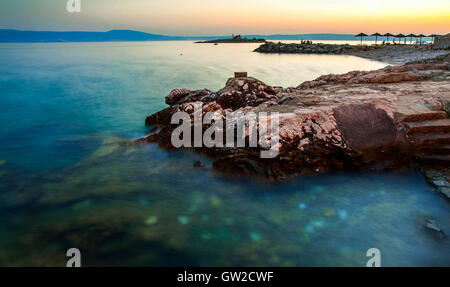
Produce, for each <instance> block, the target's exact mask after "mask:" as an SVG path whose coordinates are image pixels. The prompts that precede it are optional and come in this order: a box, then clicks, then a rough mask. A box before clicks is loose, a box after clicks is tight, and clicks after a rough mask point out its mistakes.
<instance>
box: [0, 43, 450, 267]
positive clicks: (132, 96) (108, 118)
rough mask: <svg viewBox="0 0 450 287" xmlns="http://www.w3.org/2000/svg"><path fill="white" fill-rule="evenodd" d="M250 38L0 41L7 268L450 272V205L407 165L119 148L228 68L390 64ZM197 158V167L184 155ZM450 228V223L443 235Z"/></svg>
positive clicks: (281, 79) (292, 72) (1, 201)
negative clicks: (68, 265)
mask: <svg viewBox="0 0 450 287" xmlns="http://www.w3.org/2000/svg"><path fill="white" fill-rule="evenodd" d="M257 46H258V44H227V45H218V46H214V45H198V44H193V43H191V42H153V43H77V44H73V43H70V44H67V43H64V44H2V45H0V63H1V65H0V75H1V77H0V106H1V107H2V112H1V113H0V120H1V122H2V123H3V125H2V127H1V128H0V141H1V145H0V215H1V217H0V265H6V266H20V265H33V266H35V265H38V266H40V265H52V266H55V265H56V266H64V265H65V260H66V258H65V251H66V250H67V249H68V248H71V247H77V248H79V249H80V250H81V252H82V256H83V264H84V265H149V266H159V265H172V266H173V265H183V266H185V265H189V266H199V265H200V266H222V265H225V266H249V265H250V266H364V265H365V263H366V261H367V259H368V258H367V257H366V256H365V252H366V250H367V249H369V248H372V247H375V248H379V249H380V250H381V253H382V264H383V265H385V266H398V265H402V266H404V265H406V266H415V265H420V266H422V265H424V266H430V265H449V264H450V259H449V258H448V254H450V253H449V251H450V245H449V241H448V239H445V240H439V239H437V238H436V237H435V236H434V234H433V233H430V232H428V231H427V230H425V229H424V228H423V224H424V222H425V220H426V219H427V218H435V219H436V220H437V222H438V224H439V225H440V226H441V227H442V229H444V230H445V231H449V230H450V219H449V218H450V217H449V209H448V202H447V201H445V200H444V199H443V198H442V197H441V196H440V195H439V194H437V193H436V192H434V191H433V190H432V189H431V188H430V186H428V185H427V183H426V182H425V181H424V179H423V178H422V177H421V176H420V175H419V174H418V173H417V172H415V171H405V172H401V173H358V174H345V173H339V174H327V175H318V176H308V177H299V178H295V179H292V180H289V181H286V182H282V183H276V184H270V183H264V182H257V181H255V180H250V179H247V180H245V179H233V178H231V177H229V176H225V175H221V174H218V173H216V172H214V171H212V170H211V169H210V165H211V163H210V162H209V160H208V159H206V158H204V157H202V156H201V155H197V154H194V153H192V152H190V151H176V152H167V151H164V150H161V149H160V148H158V147H157V146H156V145H153V144H149V145H144V146H139V147H124V146H122V145H121V143H122V142H123V141H124V140H126V139H130V138H136V137H140V136H142V135H143V134H144V133H145V132H146V130H147V129H146V127H145V126H144V119H145V117H146V116H147V115H149V114H151V113H153V112H155V111H157V110H159V109H161V108H163V107H164V96H165V95H166V94H167V93H168V92H169V91H170V90H171V89H172V88H176V87H187V88H192V89H198V88H204V87H206V88H209V89H212V90H216V89H219V88H221V87H223V85H224V83H225V81H226V79H227V78H228V77H230V76H231V75H232V74H233V72H234V71H247V72H249V74H250V75H251V76H254V77H256V78H258V79H260V80H263V81H265V82H266V83H267V84H271V85H281V86H296V85H298V84H299V83H301V82H302V81H305V80H311V79H314V78H316V77H317V76H320V75H322V74H326V73H343V72H347V71H350V70H355V69H364V70H367V69H374V68H380V67H383V66H385V64H383V63H377V62H372V61H368V60H365V59H360V58H356V57H350V56H326V55H324V56H318V55H262V54H257V53H252V52H251V51H252V50H253V49H254V48H256V47H257ZM195 160H201V161H203V162H204V163H206V165H207V167H206V168H205V169H195V168H193V167H192V163H193V162H194V161H195ZM447 233H448V232H447Z"/></svg>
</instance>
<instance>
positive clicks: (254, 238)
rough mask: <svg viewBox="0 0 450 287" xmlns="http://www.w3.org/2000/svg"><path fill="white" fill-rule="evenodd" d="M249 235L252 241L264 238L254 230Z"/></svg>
mask: <svg viewBox="0 0 450 287" xmlns="http://www.w3.org/2000/svg"><path fill="white" fill-rule="evenodd" d="M249 235H250V239H251V240H252V241H260V240H261V239H262V237H261V235H260V234H259V233H257V232H254V231H252V232H250V233H249Z"/></svg>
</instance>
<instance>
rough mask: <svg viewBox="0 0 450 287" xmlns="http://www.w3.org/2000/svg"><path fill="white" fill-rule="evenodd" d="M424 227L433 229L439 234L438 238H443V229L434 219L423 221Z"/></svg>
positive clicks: (444, 236)
mask: <svg viewBox="0 0 450 287" xmlns="http://www.w3.org/2000/svg"><path fill="white" fill-rule="evenodd" d="M425 228H427V229H429V230H432V231H435V232H436V233H437V235H438V236H439V239H445V238H446V235H445V233H444V231H442V229H441V228H440V227H439V226H438V225H437V223H436V220H434V219H428V220H427V222H426V223H425Z"/></svg>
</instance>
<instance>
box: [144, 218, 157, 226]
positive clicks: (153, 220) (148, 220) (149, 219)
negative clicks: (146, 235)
mask: <svg viewBox="0 0 450 287" xmlns="http://www.w3.org/2000/svg"><path fill="white" fill-rule="evenodd" d="M157 222H158V217H157V216H150V217H149V218H147V220H145V224H148V225H152V224H155V223H157Z"/></svg>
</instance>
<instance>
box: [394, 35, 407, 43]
mask: <svg viewBox="0 0 450 287" xmlns="http://www.w3.org/2000/svg"><path fill="white" fill-rule="evenodd" d="M395 37H396V38H398V39H399V40H398V42H399V43H400V41H401V39H402V38H405V44H406V36H405V35H403V34H397V35H395Z"/></svg>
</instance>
